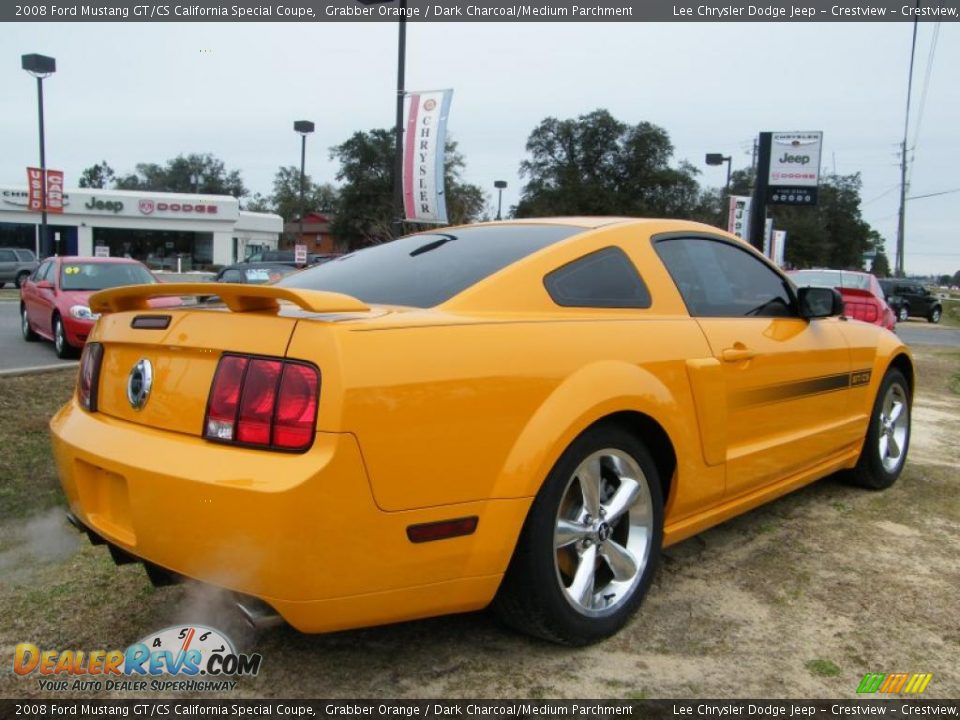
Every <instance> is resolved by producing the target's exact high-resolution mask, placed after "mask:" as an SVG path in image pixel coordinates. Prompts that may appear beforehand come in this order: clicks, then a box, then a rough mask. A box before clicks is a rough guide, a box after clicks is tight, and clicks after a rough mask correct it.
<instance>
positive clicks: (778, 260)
mask: <svg viewBox="0 0 960 720" xmlns="http://www.w3.org/2000/svg"><path fill="white" fill-rule="evenodd" d="M771 244H772V245H773V247H772V252H771V255H770V259H771V260H773V262H774V264H775V265H776V266H777V267H779V268H782V267H783V250H784V248H785V247H786V245H787V231H786V230H774V231H773V239H772V240H771Z"/></svg>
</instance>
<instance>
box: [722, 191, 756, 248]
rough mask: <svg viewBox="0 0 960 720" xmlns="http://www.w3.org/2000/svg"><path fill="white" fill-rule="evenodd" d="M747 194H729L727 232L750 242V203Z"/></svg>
mask: <svg viewBox="0 0 960 720" xmlns="http://www.w3.org/2000/svg"><path fill="white" fill-rule="evenodd" d="M751 199H752V198H750V196H749V195H731V196H730V208H729V211H728V216H727V232H731V233H733V234H734V235H736V236H737V237H738V238H740V239H741V240H744V241H745V242H750V203H751Z"/></svg>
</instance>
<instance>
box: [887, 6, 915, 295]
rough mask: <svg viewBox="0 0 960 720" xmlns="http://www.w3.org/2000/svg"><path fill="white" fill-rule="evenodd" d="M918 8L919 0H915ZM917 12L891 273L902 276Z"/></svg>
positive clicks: (902, 144)
mask: <svg viewBox="0 0 960 720" xmlns="http://www.w3.org/2000/svg"><path fill="white" fill-rule="evenodd" d="M917 8H918V9H919V8H920V0H917ZM918 17H919V12H918V13H916V14H914V16H913V42H912V44H911V45H910V75H909V76H908V77H907V108H906V112H905V113H904V119H903V142H902V143H901V144H900V212H899V215H898V218H897V258H896V261H895V262H894V270H893V274H894V275H896V276H897V277H903V266H904V262H903V240H904V237H905V235H906V225H907V130H908V129H909V127H910V96H911V95H912V93H913V58H914V55H915V54H916V51H917V18H918Z"/></svg>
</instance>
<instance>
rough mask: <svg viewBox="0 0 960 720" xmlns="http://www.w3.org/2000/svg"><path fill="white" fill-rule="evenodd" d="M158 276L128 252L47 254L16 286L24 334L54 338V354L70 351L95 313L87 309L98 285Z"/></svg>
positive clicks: (163, 302)
mask: <svg viewBox="0 0 960 720" xmlns="http://www.w3.org/2000/svg"><path fill="white" fill-rule="evenodd" d="M155 282H158V280H157V278H155V277H154V276H153V274H152V273H151V272H150V271H149V270H147V268H146V266H145V265H144V264H143V263H139V262H137V261H136V260H130V259H129V258H101V257H96V258H94V257H52V258H47V259H46V260H44V261H43V262H42V263H40V266H39V267H38V268H37V269H36V270H34V271H33V274H32V275H30V277H29V278H28V279H27V280H25V281H24V283H23V285H21V287H20V329H21V332H22V333H23V339H24V340H27V341H33V340H36V339H37V338H38V337H42V338H46V339H47V340H53V345H54V347H55V348H56V351H57V357H60V358H68V357H75V356H76V355H77V354H78V353H79V351H80V349H81V348H82V347H83V345H84V343H85V342H86V341H87V335H88V334H89V333H90V330H92V329H93V324H94V323H95V322H96V321H97V318H98V317H99V315H97V314H96V313H93V312H91V311H90V306H89V300H90V296H91V295H92V294H93V293H95V292H96V291H97V290H104V289H106V288H112V287H119V286H121V285H142V284H144V283H155ZM150 302H151V304H152V305H154V306H156V307H169V306H171V305H180V304H181V301H180V300H179V299H178V298H157V299H155V300H151V301H150Z"/></svg>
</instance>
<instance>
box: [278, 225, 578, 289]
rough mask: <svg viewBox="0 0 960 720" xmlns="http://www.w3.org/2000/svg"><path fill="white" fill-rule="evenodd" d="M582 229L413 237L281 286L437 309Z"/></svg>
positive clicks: (509, 228)
mask: <svg viewBox="0 0 960 720" xmlns="http://www.w3.org/2000/svg"><path fill="white" fill-rule="evenodd" d="M580 232H583V228H580V227H571V226H569V225H484V226H477V227H463V228H451V229H450V232H434V233H424V234H421V235H409V236H407V237H402V238H399V239H397V240H393V241H392V242H388V243H384V244H383V245H376V246H374V247H369V248H365V249H363V250H358V251H357V252H354V253H351V254H349V255H344V256H343V257H339V258H336V259H334V260H330V261H329V262H326V263H324V264H323V265H318V266H316V267H313V268H311V269H309V270H304V271H303V272H301V273H297V274H296V275H292V276H290V277H287V278H284V279H283V280H281V281H280V282H278V283H277V285H279V286H283V287H292V288H304V289H308V290H328V291H331V292H341V293H345V294H347V295H352V296H353V297H355V298H359V299H360V300H363V301H364V302H366V303H374V304H383V305H409V306H411V307H423V308H426V307H433V306H434V305H439V304H440V303H442V302H445V301H447V300H449V299H450V298H452V297H453V296H454V295H456V294H458V293H460V292H462V291H463V290H466V289H467V288H468V287H470V286H471V285H474V284H475V283H477V282H479V281H480V280H483V279H484V278H485V277H487V276H489V275H492V274H493V273H495V272H497V271H498V270H501V269H503V268H505V267H506V266H507V265H509V264H510V263H513V262H516V261H517V260H519V259H521V258H523V257H526V256H527V255H530V254H531V253H534V252H536V251H537V250H540V249H542V248H545V247H547V246H548V245H552V244H553V243H555V242H559V241H560V240H563V239H564V238H568V237H570V236H571V235H576V234H577V233H580Z"/></svg>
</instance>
